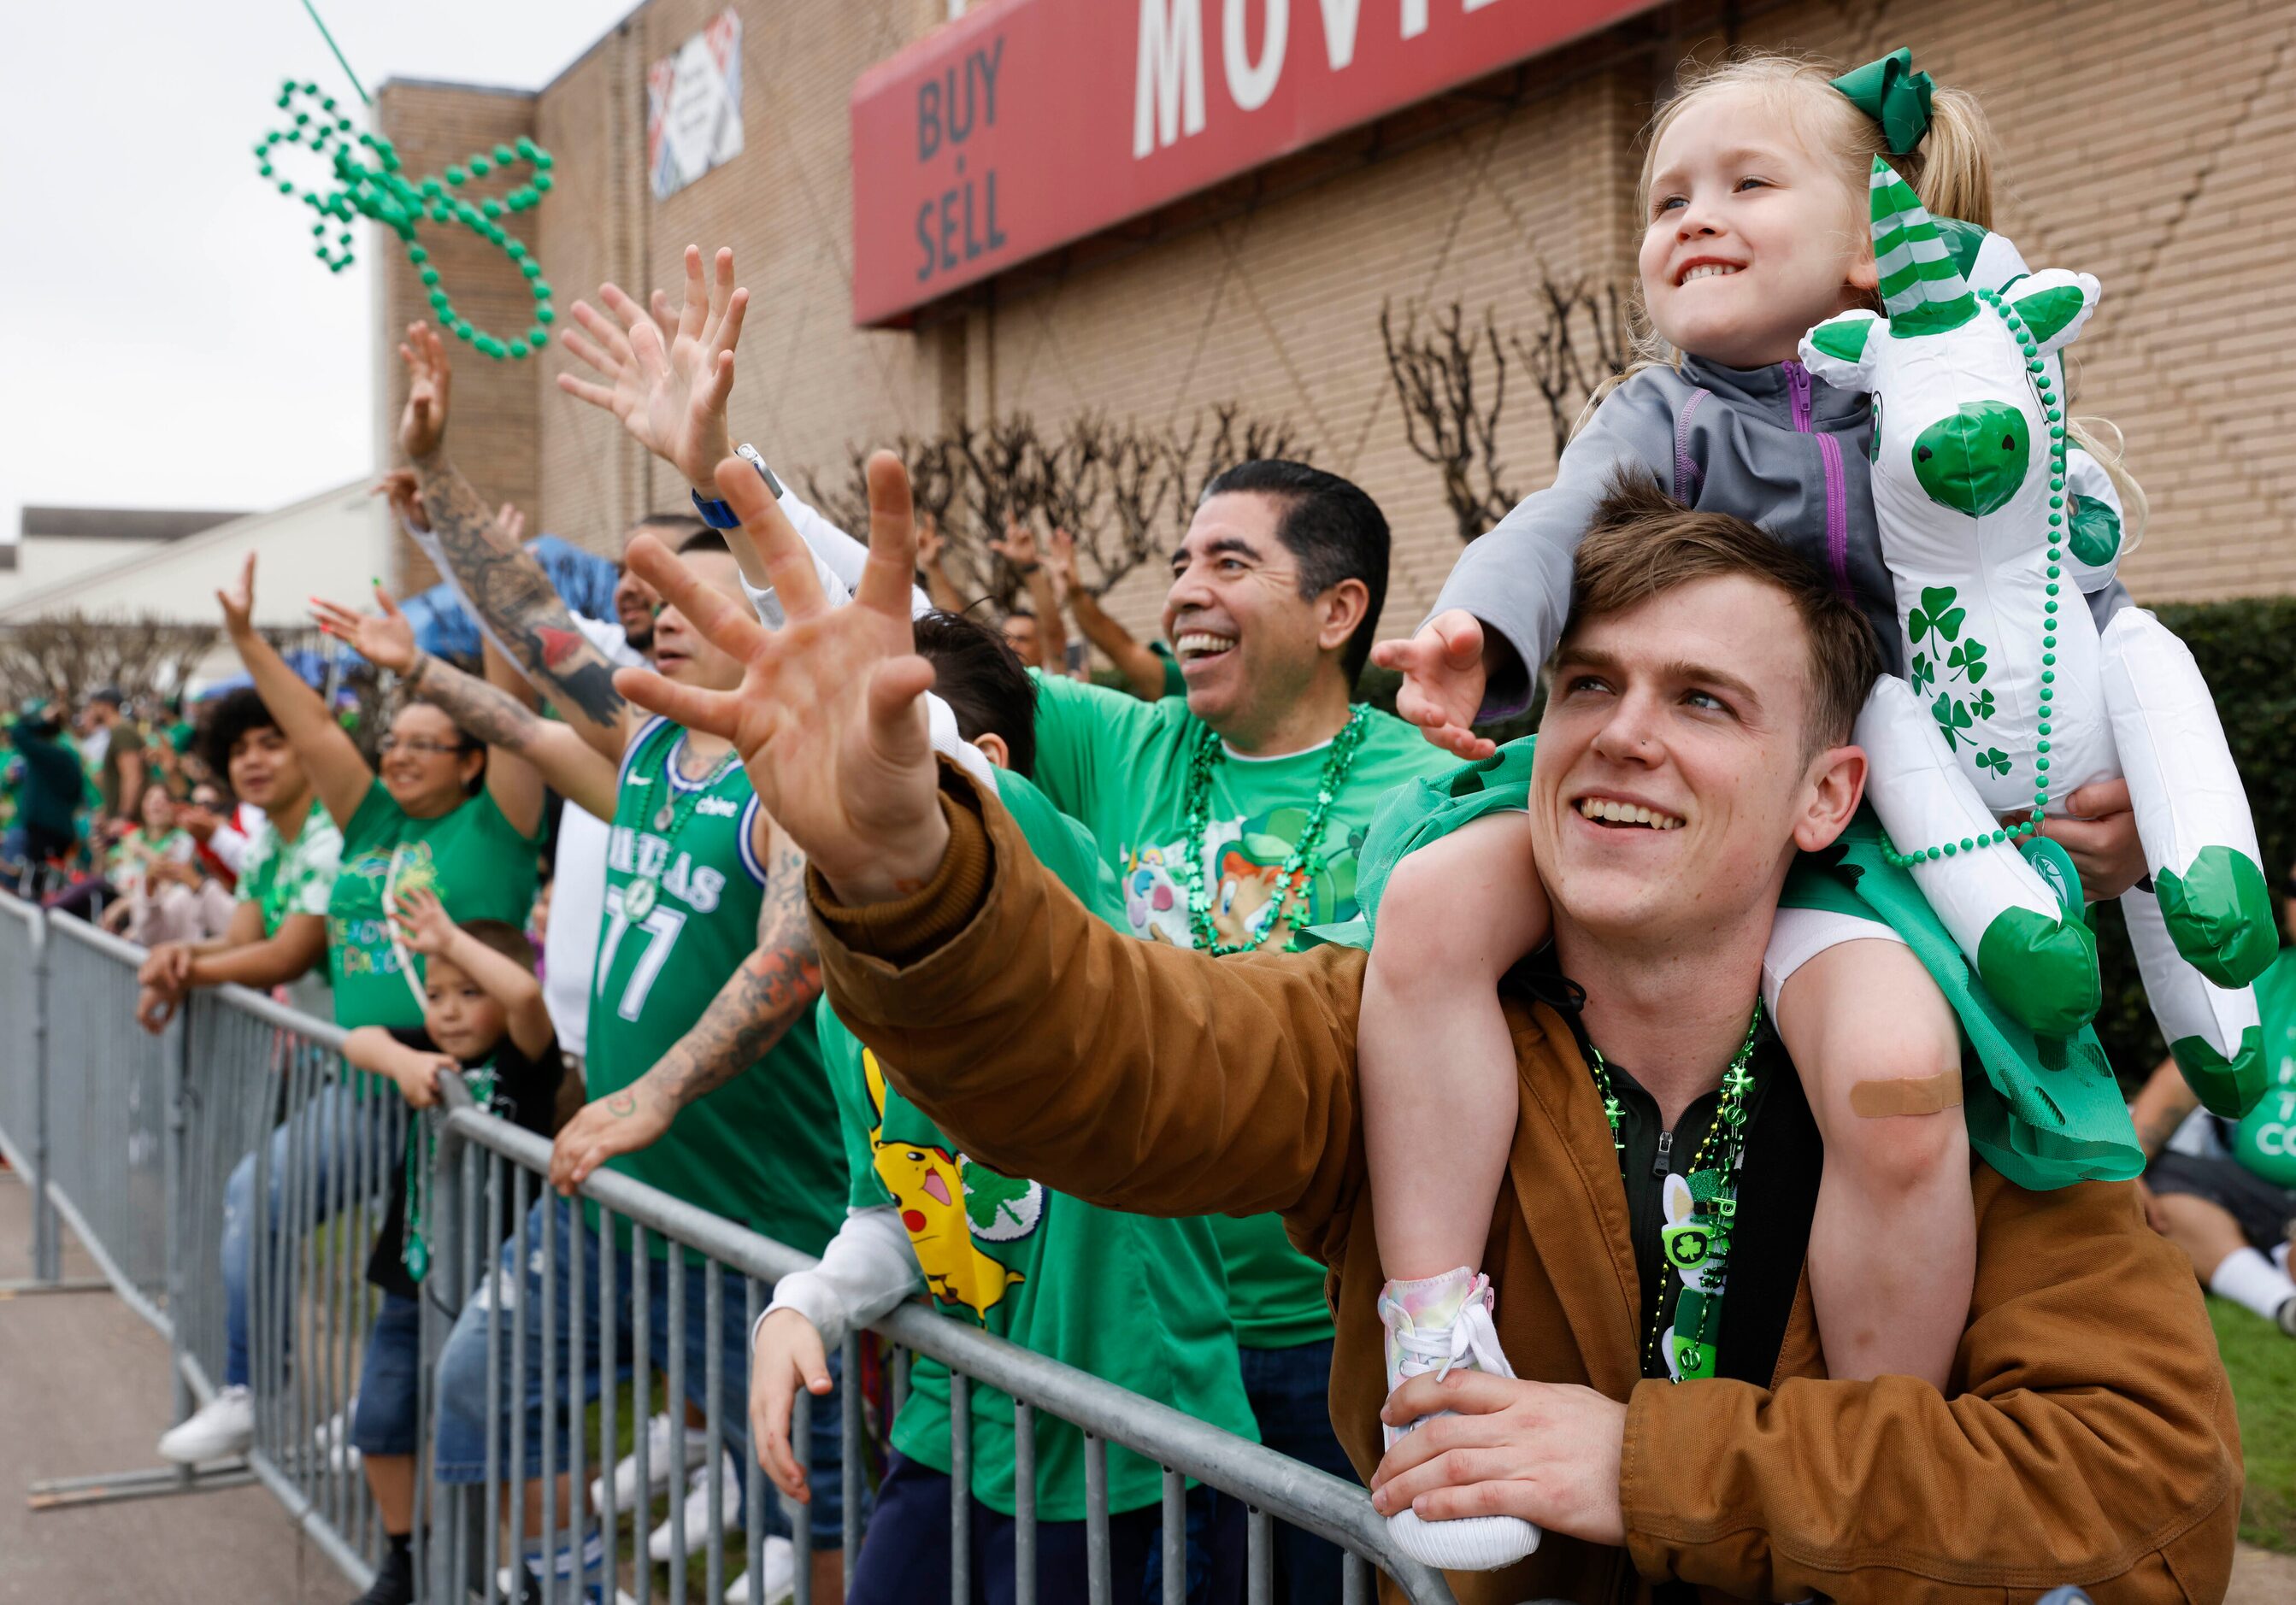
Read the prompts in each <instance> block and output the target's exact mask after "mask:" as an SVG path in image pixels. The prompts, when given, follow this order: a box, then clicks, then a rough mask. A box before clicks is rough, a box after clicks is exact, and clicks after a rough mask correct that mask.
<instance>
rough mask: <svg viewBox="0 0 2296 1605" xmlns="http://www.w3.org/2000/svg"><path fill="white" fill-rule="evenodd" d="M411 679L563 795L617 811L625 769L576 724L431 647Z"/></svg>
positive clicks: (603, 815) (607, 812)
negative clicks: (587, 740) (538, 709)
mask: <svg viewBox="0 0 2296 1605" xmlns="http://www.w3.org/2000/svg"><path fill="white" fill-rule="evenodd" d="M406 684H407V685H408V686H409V687H411V688H412V689H413V690H414V691H415V692H418V693H419V694H421V695H422V698H423V699H424V700H427V701H429V702H430V703H432V704H434V705H435V706H437V707H438V708H440V709H441V710H443V711H444V712H445V713H446V715H447V717H448V718H450V719H452V720H454V721H455V725H457V726H458V727H459V728H460V729H461V730H462V731H463V733H465V734H466V735H468V736H469V737H470V738H471V740H472V741H484V742H485V743H486V744H487V745H488V746H489V747H493V748H496V749H500V750H502V751H504V752H514V753H516V754H517V755H518V756H519V757H522V758H524V759H525V760H526V761H527V762H528V763H529V764H531V765H533V766H534V767H535V769H536V770H537V772H538V773H539V774H541V776H542V778H543V779H544V780H545V781H547V782H550V784H551V786H552V788H553V789H554V790H556V791H557V792H558V793H559V795H561V796H562V797H566V798H571V799H572V800H573V801H574V802H576V803H578V804H579V805H580V806H581V807H585V808H586V809H588V810H589V811H590V812H591V813H593V814H594V815H597V816H598V817H599V818H600V819H611V818H612V817H613V816H614V793H615V790H617V788H618V786H619V772H618V771H617V769H616V766H615V765H614V764H613V763H612V762H611V760H610V759H608V758H607V757H604V756H603V754H601V753H599V752H597V751H596V750H594V749H593V748H591V747H590V746H588V745H587V744H586V743H585V742H584V741H583V740H582V738H581V737H580V736H578V734H576V733H575V732H574V731H573V729H572V728H571V727H570V726H569V725H561V724H559V723H557V722H556V721H555V720H553V719H545V718H544V717H542V716H541V715H540V714H538V713H537V712H535V711H534V710H533V709H532V708H529V707H527V706H526V705H525V704H524V703H522V702H521V701H520V700H518V699H517V698H516V697H513V696H512V695H511V694H510V693H509V692H506V691H504V690H503V689H502V688H501V687H500V686H497V685H489V684H487V683H486V682H485V681H484V680H481V679H480V678H479V677H478V676H475V675H470V674H465V673H464V672H463V670H461V669H459V668H456V667H455V666H454V665H453V664H451V663H442V662H441V661H439V659H436V658H434V657H432V656H430V654H429V653H428V652H425V653H423V654H422V655H421V656H420V657H418V658H417V659H415V661H414V667H412V668H411V669H410V670H409V671H408V672H407V676H406Z"/></svg>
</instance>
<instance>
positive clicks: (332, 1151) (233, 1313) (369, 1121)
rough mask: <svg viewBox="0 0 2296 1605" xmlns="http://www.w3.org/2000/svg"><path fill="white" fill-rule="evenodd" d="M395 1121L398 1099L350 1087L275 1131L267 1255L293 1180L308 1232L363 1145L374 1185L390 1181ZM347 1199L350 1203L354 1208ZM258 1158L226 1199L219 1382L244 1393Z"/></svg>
mask: <svg viewBox="0 0 2296 1605" xmlns="http://www.w3.org/2000/svg"><path fill="white" fill-rule="evenodd" d="M397 1131H398V1101H397V1100H396V1099H393V1098H389V1097H387V1096H384V1095H383V1094H382V1093H369V1094H368V1096H366V1097H365V1098H364V1099H359V1098H355V1097H353V1096H352V1094H351V1090H350V1089H349V1088H348V1087H347V1086H343V1085H339V1084H331V1085H326V1086H323V1087H321V1088H320V1089H319V1090H318V1092H317V1093H316V1094H315V1095H314V1096H313V1097H312V1098H311V1101H309V1102H307V1103H306V1104H305V1105H304V1106H303V1107H302V1109H301V1110H299V1111H297V1113H296V1114H294V1115H293V1116H292V1117H291V1118H288V1119H285V1120H283V1121H281V1122H280V1123H279V1124H278V1125H277V1126H274V1127H273V1128H272V1131H271V1159H270V1166H271V1174H270V1175H269V1177H268V1185H267V1186H266V1192H267V1193H268V1194H269V1198H270V1207H269V1208H267V1209H266V1210H265V1211H264V1223H265V1227H266V1230H265V1233H264V1239H263V1241H264V1246H265V1249H266V1252H270V1251H273V1250H275V1249H276V1247H277V1244H278V1241H279V1233H280V1229H281V1227H282V1226H283V1225H284V1224H293V1225H295V1226H297V1227H299V1228H304V1229H307V1228H309V1227H311V1226H315V1225H317V1224H319V1223H320V1222H321V1221H324V1220H325V1219H326V1218H327V1216H329V1215H330V1214H332V1212H333V1210H334V1206H335V1178H336V1176H337V1175H338V1174H339V1173H340V1172H342V1171H344V1170H347V1169H348V1168H349V1167H351V1166H352V1165H353V1164H355V1163H356V1162H357V1157H358V1155H359V1153H360V1151H361V1145H362V1144H365V1145H367V1146H366V1148H365V1152H366V1156H367V1159H366V1163H367V1166H368V1167H369V1169H370V1170H371V1172H372V1173H373V1177H374V1179H375V1180H377V1181H382V1180H384V1179H387V1178H388V1177H389V1174H390V1167H392V1166H394V1165H398V1164H401V1163H403V1162H404V1161H405V1157H406V1156H405V1151H404V1150H403V1149H402V1148H401V1147H400V1145H399V1143H398V1142H395V1141H393V1140H392V1139H393V1136H394V1134H395V1133H396V1132H397ZM291 1150H292V1151H296V1152H299V1154H300V1155H301V1156H302V1159H301V1165H302V1169H301V1171H300V1172H299V1174H298V1175H294V1176H292V1177H291V1176H290V1175H289V1174H288V1160H289V1154H290V1151H291ZM306 1178H307V1180H306ZM291 1180H292V1181H293V1182H294V1183H295V1200H294V1201H295V1205H296V1206H297V1209H298V1211H299V1216H300V1218H299V1219H296V1220H294V1221H292V1222H291V1223H290V1221H289V1213H290V1212H289V1208H288V1204H287V1197H286V1193H287V1186H288V1183H289V1182H290V1181H291ZM346 1197H347V1201H349V1202H353V1203H356V1202H357V1201H358V1200H355V1199H348V1195H346ZM255 1238H256V1232H255V1156H254V1155H253V1154H249V1155H248V1156H247V1157H246V1158H245V1159H242V1160H240V1162H239V1163H238V1165H237V1166H235V1167H234V1168H233V1170H232V1173H231V1180H230V1181H229V1182H228V1183H225V1186H224V1194H223V1291H224V1359H223V1380H224V1386H225V1387H227V1388H234V1387H235V1388H244V1387H246V1386H247V1384H248V1380H249V1379H250V1376H251V1374H252V1368H251V1367H250V1365H249V1363H248V1357H247V1352H248V1320H249V1317H248V1300H249V1297H250V1293H249V1290H250V1287H251V1286H252V1284H253V1281H254V1274H255V1270H254V1267H255ZM272 1263H277V1262H276V1261H273V1262H272ZM272 1302H273V1303H274V1304H275V1305H276V1306H277V1310H276V1315H277V1319H278V1323H279V1342H280V1346H281V1350H282V1352H284V1351H285V1348H286V1346H287V1343H288V1340H289V1333H290V1331H291V1329H292V1318H293V1314H294V1312H293V1310H292V1309H291V1307H290V1306H289V1305H288V1302H287V1300H286V1299H285V1298H283V1297H280V1296H279V1295H278V1291H277V1290H276V1289H275V1291H274V1295H273V1299H272Z"/></svg>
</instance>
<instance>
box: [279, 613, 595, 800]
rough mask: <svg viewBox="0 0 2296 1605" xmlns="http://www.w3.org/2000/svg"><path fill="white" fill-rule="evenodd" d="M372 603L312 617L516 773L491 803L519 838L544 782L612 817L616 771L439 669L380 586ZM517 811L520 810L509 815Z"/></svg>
mask: <svg viewBox="0 0 2296 1605" xmlns="http://www.w3.org/2000/svg"><path fill="white" fill-rule="evenodd" d="M374 594H375V600H376V602H378V603H380V604H381V608H382V611H381V613H380V614H374V613H354V612H353V611H351V610H349V609H348V608H347V607H344V606H343V605H342V604H341V603H340V602H325V601H322V600H320V599H318V598H316V597H315V598H313V600H312V602H311V617H312V618H314V619H316V620H317V621H318V625H319V627H320V628H321V629H323V630H325V631H326V632H327V633H328V634H329V635H338V636H340V637H341V638H342V639H343V640H345V641H348V642H349V643H351V645H352V646H353V647H354V648H356V649H357V651H358V653H359V655H360V656H361V657H363V658H365V659H366V660H367V661H368V662H370V663H373V664H374V665H376V666H377V667H381V668H387V669H389V670H390V671H392V672H393V673H394V674H396V675H398V676H399V678H400V680H401V681H402V682H403V683H404V684H406V688H407V689H408V690H409V691H411V692H415V693H417V694H418V695H420V696H422V698H423V699H424V700H427V701H429V702H430V703H432V704H433V705H435V706H436V707H437V708H439V710H440V711H441V712H443V713H444V714H445V715H446V716H447V717H448V718H450V719H452V720H454V721H455V725H456V727H457V728H459V729H460V730H461V731H462V732H463V733H464V734H465V735H468V736H469V737H470V738H471V740H472V741H483V742H485V743H486V745H487V746H488V749H491V750H492V752H493V753H494V755H495V761H493V762H489V763H488V766H487V767H488V771H489V783H490V784H491V783H492V779H491V772H492V771H493V770H494V768H495V767H496V764H497V763H502V764H505V765H508V766H515V771H516V772H519V773H517V774H515V777H514V778H515V783H512V784H509V785H507V786H506V788H505V789H506V790H507V791H508V800H507V801H505V799H504V791H501V790H498V791H496V792H495V794H494V797H495V804H496V807H499V808H501V809H502V811H503V817H504V818H505V819H507V820H509V821H510V823H512V826H514V827H515V828H516V829H517V830H518V831H519V832H520V833H521V834H522V835H529V836H530V835H532V834H533V833H534V830H535V827H536V826H537V824H538V823H540V820H541V813H542V798H541V794H540V791H539V790H538V789H529V788H532V787H533V782H535V781H536V780H537V779H538V780H542V781H547V782H550V784H551V785H552V786H553V787H555V788H556V789H557V790H558V791H559V793H560V794H561V795H562V796H564V797H569V798H572V799H573V800H574V801H575V802H577V803H579V804H580V805H581V806H582V807H585V808H587V809H588V810H589V811H590V812H591V813H593V814H594V815H597V816H598V817H599V818H601V819H611V818H612V817H613V814H614V792H615V788H616V785H617V782H618V771H617V769H616V766H615V765H614V763H613V762H612V760H611V759H609V758H608V757H606V756H605V755H604V754H603V753H601V752H599V751H597V750H596V749H594V748H593V747H592V746H591V745H590V744H589V743H588V742H586V741H584V740H583V739H582V737H581V736H580V735H578V734H577V733H575V731H574V729H573V728H572V727H571V726H570V725H562V724H560V723H558V722H557V721H555V720H553V719H545V718H544V717H542V716H541V715H540V714H538V713H537V712H535V711H534V709H532V708H529V707H528V706H527V705H526V704H525V703H523V702H521V701H520V700H518V699H517V698H516V697H514V696H512V695H511V694H510V692H506V691H504V690H503V689H502V688H501V687H500V686H496V685H489V684H487V683H486V682H485V681H484V680H481V679H480V678H479V677H478V676H475V675H470V674H465V673H464V672H463V670H461V669H459V668H456V667H455V666H454V665H453V664H451V663H447V662H442V661H441V660H440V659H437V658H434V657H432V656H431V655H430V653H429V652H426V651H422V648H420V647H418V646H416V645H415V644H414V629H413V627H412V626H410V625H408V623H407V622H406V614H404V613H402V612H400V611H399V610H398V603H397V602H393V601H392V600H391V599H390V596H389V594H388V593H386V592H385V591H384V590H383V589H382V587H381V586H380V585H377V586H376V587H375V592H374ZM513 807H516V808H517V809H519V810H520V811H519V812H517V813H513V812H512V808H513Z"/></svg>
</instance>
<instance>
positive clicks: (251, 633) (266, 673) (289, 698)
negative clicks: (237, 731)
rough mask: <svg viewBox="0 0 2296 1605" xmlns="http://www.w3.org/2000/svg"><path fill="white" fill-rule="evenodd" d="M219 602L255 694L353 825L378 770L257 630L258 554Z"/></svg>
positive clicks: (330, 809) (339, 818)
mask: <svg viewBox="0 0 2296 1605" xmlns="http://www.w3.org/2000/svg"><path fill="white" fill-rule="evenodd" d="M216 601H217V602H218V603H220V604H221V605H222V607H223V624H224V630H225V633H226V634H227V635H230V637H231V643H232V645H233V646H234V648H235V649H237V651H238V652H239V660H240V661H241V662H242V663H243V664H245V665H246V666H247V672H248V676H249V677H250V678H251V679H252V680H253V681H254V682H255V690H256V694H257V695H258V696H260V697H261V698H262V699H263V706H264V707H265V708H266V709H268V710H269V711H270V714H271V717H272V718H273V719H275V721H277V723H278V725H279V733H281V734H282V735H283V736H285V737H286V738H287V740H288V742H289V744H291V746H292V747H293V748H294V749H295V756H296V757H298V758H299V759H300V760H301V761H302V765H303V769H304V772H305V773H306V774H308V775H310V777H311V785H312V789H313V790H316V791H317V792H318V794H319V800H320V802H321V803H323V804H324V805H325V807H326V810H327V813H328V815H330V816H331V817H332V819H333V820H334V822H335V825H336V827H337V828H338V829H340V828H342V827H344V826H346V825H348V824H349V823H350V822H351V815H354V814H356V813H357V812H358V808H359V804H361V803H363V802H365V800H366V794H367V791H368V790H369V789H370V788H372V787H373V784H374V771H373V769H370V768H369V767H367V762H366V759H365V758H364V757H360V756H359V749H358V748H357V746H356V745H354V744H353V743H352V741H351V738H350V737H349V736H348V734H347V733H345V732H344V730H343V727H342V726H341V725H338V724H337V723H335V718H334V716H333V715H332V714H331V713H329V712H328V711H327V705H326V703H325V701H324V700H322V699H321V698H320V696H319V693H318V692H316V691H313V690H312V689H311V688H310V687H309V686H307V685H306V684H303V676H300V675H299V674H297V673H296V672H295V671H294V670H293V669H291V668H289V667H287V660H286V659H283V658H282V657H281V656H280V655H279V652H278V649H276V648H275V647H274V646H273V645H272V644H271V643H269V642H268V641H266V640H265V639H264V638H263V637H262V635H260V634H259V633H258V631H257V630H256V628H255V624H254V618H253V614H254V611H255V553H252V552H250V553H248V554H247V562H246V564H245V566H244V567H242V569H240V571H239V584H238V585H235V586H234V587H231V588H230V589H227V590H222V591H217V593H216Z"/></svg>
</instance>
